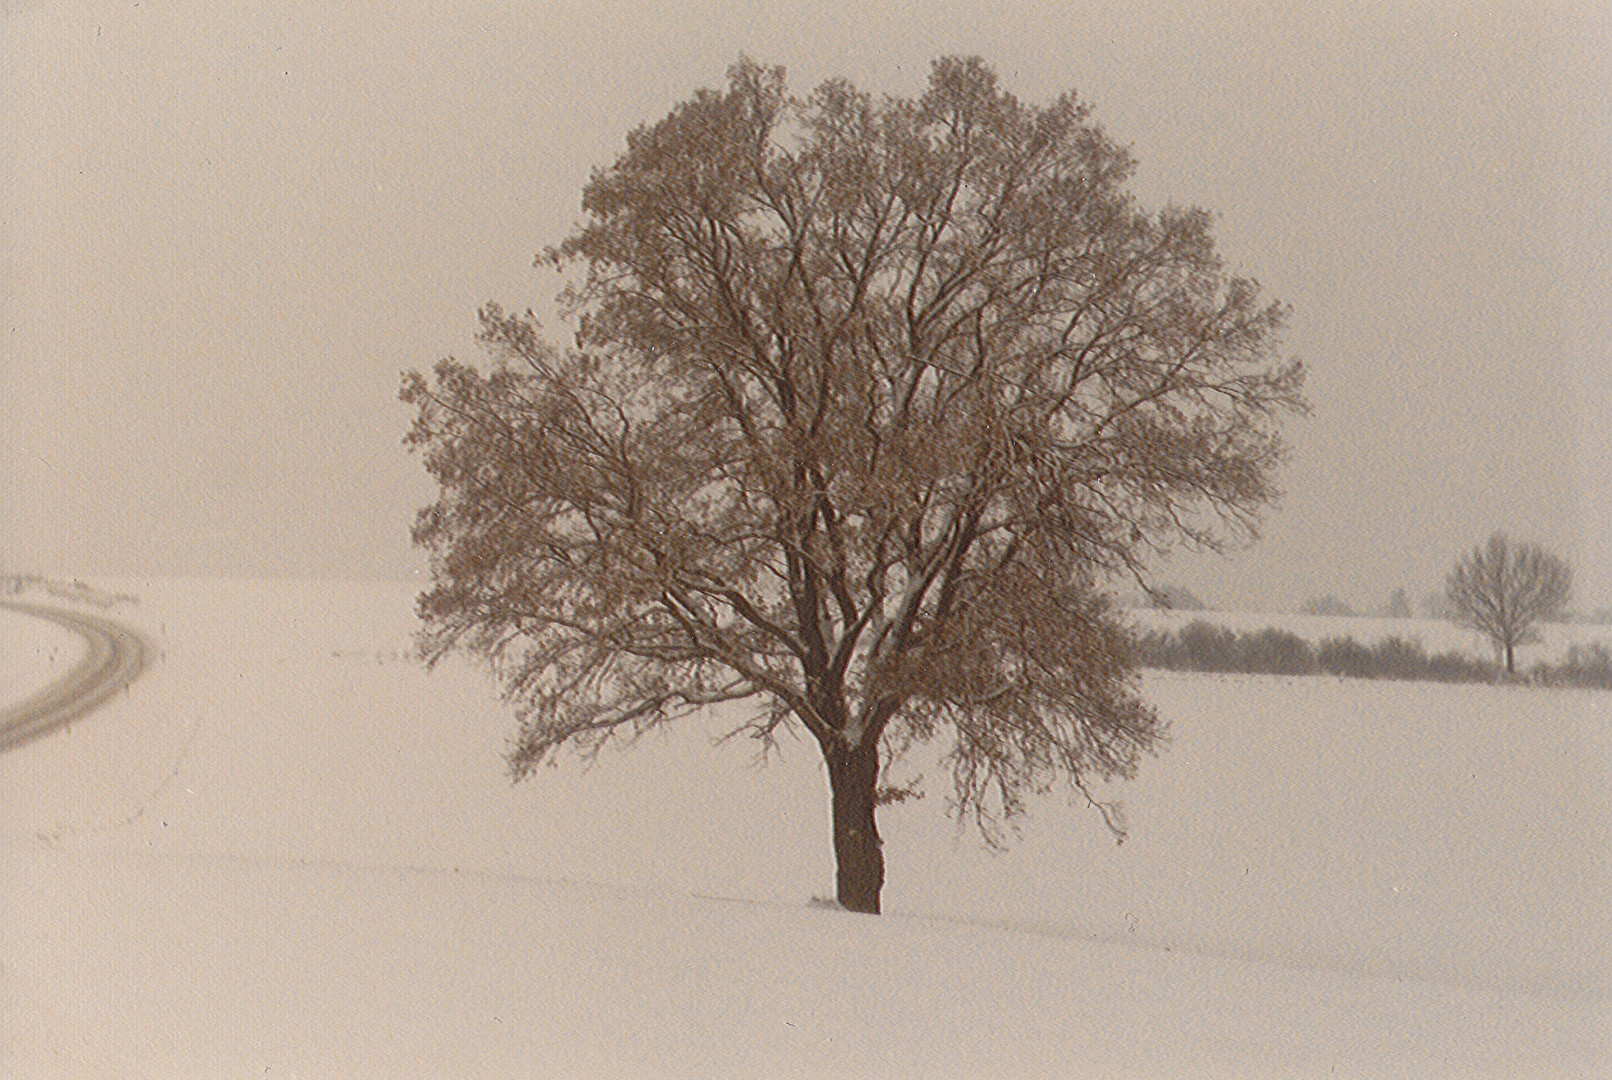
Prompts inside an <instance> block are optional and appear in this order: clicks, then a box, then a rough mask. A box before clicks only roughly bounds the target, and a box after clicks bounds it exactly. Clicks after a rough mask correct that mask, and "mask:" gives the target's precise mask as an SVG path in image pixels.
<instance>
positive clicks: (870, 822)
mask: <svg viewBox="0 0 1612 1080" xmlns="http://www.w3.org/2000/svg"><path fill="white" fill-rule="evenodd" d="M870 743H871V745H868V746H861V747H857V748H855V749H851V748H846V747H834V748H832V749H825V750H824V753H823V756H824V757H825V758H826V759H827V761H828V784H829V791H830V793H831V794H832V796H833V803H834V862H835V866H836V871H837V884H838V889H839V892H838V899H839V902H840V906H841V907H843V908H845V909H846V910H847V911H861V912H865V913H866V914H869V915H877V914H878V913H879V893H880V892H881V891H882V890H883V889H884V850H883V842H882V841H881V840H880V839H879V827H878V824H877V823H876V822H875V821H874V811H875V809H876V808H877V804H876V801H875V800H876V798H877V789H878V781H879V746H878V740H877V739H874V740H870Z"/></svg>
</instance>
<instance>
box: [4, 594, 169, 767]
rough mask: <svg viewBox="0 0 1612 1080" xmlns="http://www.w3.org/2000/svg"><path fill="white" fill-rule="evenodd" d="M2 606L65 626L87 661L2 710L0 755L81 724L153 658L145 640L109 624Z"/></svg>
mask: <svg viewBox="0 0 1612 1080" xmlns="http://www.w3.org/2000/svg"><path fill="white" fill-rule="evenodd" d="M0 607H5V608H10V609H11V610H12V611H20V612H22V613H23V614H24V615H32V616H34V617H35V618H40V619H48V620H49V621H51V622H53V623H56V624H57V625H59V626H65V627H66V628H67V629H69V630H71V631H73V633H75V634H77V635H78V636H79V637H81V638H83V639H84V640H85V641H86V642H87V643H88V644H89V650H88V651H87V652H86V653H85V655H84V659H82V660H80V661H79V662H78V663H77V664H76V665H74V667H73V670H71V671H69V672H68V673H67V674H66V675H64V676H62V678H60V679H58V680H57V681H56V682H54V683H52V684H50V685H49V686H47V687H45V689H43V690H41V691H39V693H37V694H35V695H33V696H32V697H29V698H26V699H24V700H23V701H20V702H18V703H17V704H15V705H8V706H6V707H4V708H0V753H5V752H6V751H7V750H15V749H16V748H17V747H19V746H22V745H23V744H24V743H28V742H32V741H33V740H34V739H39V738H43V737H44V736H46V735H49V734H50V733H51V732H52V731H55V730H56V729H57V728H59V727H61V726H62V725H64V724H69V723H71V722H72V721H74V720H77V719H78V718H79V717H81V716H83V715H84V714H85V713H87V712H89V711H90V710H91V709H94V708H95V707H96V706H98V705H100V704H101V703H102V702H104V701H106V699H107V698H109V697H111V696H112V695H113V694H116V693H117V692H118V691H119V690H122V689H123V688H124V687H125V686H128V685H129V684H130V683H132V682H134V680H135V679H137V678H139V677H140V672H142V671H144V670H145V666H146V663H147V661H148V660H150V659H151V658H152V657H153V656H154V655H155V651H154V650H153V648H152V646H151V643H150V642H149V641H147V640H146V639H145V638H144V637H143V636H141V635H140V634H139V633H137V632H136V631H134V630H131V629H129V628H128V627H127V626H123V625H122V624H120V623H115V622H112V621H111V620H109V619H102V618H99V617H98V616H95V615H89V614H85V613H83V612H78V611H66V610H63V609H61V608H53V607H41V606H38V605H35V604H18V603H12V602H10V601H0Z"/></svg>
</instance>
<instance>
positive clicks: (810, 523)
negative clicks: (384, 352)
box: [402, 58, 1305, 911]
mask: <svg viewBox="0 0 1612 1080" xmlns="http://www.w3.org/2000/svg"><path fill="white" fill-rule="evenodd" d="M1132 169H1133V161H1132V159H1131V157H1130V156H1129V154H1128V153H1127V152H1126V151H1125V150H1124V149H1123V148H1121V147H1119V146H1118V145H1116V144H1115V143H1114V142H1113V141H1112V140H1111V139H1110V138H1109V137H1108V136H1107V135H1106V134H1105V133H1104V132H1103V131H1102V129H1101V128H1099V127H1098V126H1097V125H1096V124H1095V123H1093V122H1092V121H1091V119H1090V117H1089V114H1088V110H1087V107H1086V106H1085V105H1083V104H1081V103H1080V102H1078V101H1077V99H1076V98H1075V97H1074V96H1073V95H1072V94H1070V95H1065V96H1063V97H1060V98H1058V99H1057V100H1056V101H1054V102H1052V103H1051V104H1050V105H1046V106H1040V107H1038V106H1030V105H1025V104H1022V103H1021V102H1019V101H1018V100H1016V99H1015V98H1014V97H1013V96H1011V95H1009V94H1007V93H1005V92H1004V91H1003V90H1002V89H1001V88H1000V87H999V85H998V83H997V80H996V77H995V76H994V75H993V74H992V72H991V71H990V70H989V69H988V68H987V67H986V66H985V65H984V64H983V63H982V62H980V61H979V60H977V59H955V58H952V59H943V60H940V61H937V62H936V63H935V65H934V68H933V72H932V75H931V78H930V82H929V86H928V89H927V91H926V92H925V93H924V94H923V95H922V96H921V97H920V98H918V99H916V100H908V99H897V98H886V99H882V100H875V99H874V98H873V97H871V96H870V95H868V94H865V93H863V92H861V91H859V90H857V89H856V88H855V87H853V86H852V85H850V84H849V83H847V82H845V81H843V80H833V81H830V82H827V83H824V84H823V85H822V86H820V87H818V88H817V89H816V90H815V91H814V92H812V93H810V94H809V95H806V96H804V97H797V96H793V95H791V94H790V93H789V92H788V90H787V88H786V85H785V81H784V76H783V72H782V70H781V69H776V68H765V67H761V66H758V65H756V64H754V63H752V62H749V61H742V62H740V63H739V64H737V65H736V66H735V67H734V68H733V69H732V70H731V72H730V77H729V82H728V86H727V88H726V90H724V91H711V90H707V91H700V92H698V93H697V94H695V95H694V97H693V98H692V99H690V100H689V101H687V102H685V103H683V104H681V105H679V106H677V107H676V108H675V109H674V110H673V111H672V112H671V113H670V115H668V116H667V117H665V118H664V119H663V120H661V121H659V122H658V123H655V124H652V125H649V126H645V127H641V128H639V129H637V130H635V131H633V132H632V133H630V134H629V135H628V137H627V146H626V150H625V152H624V153H623V154H622V155H621V156H620V157H619V158H618V159H617V160H616V162H615V163H614V164H613V165H611V166H609V167H607V168H602V169H599V170H596V171H595V173H594V174H593V177H592V179H591V180H590V181H589V182H588V184H587V186H586V188H585V189H584V192H583V204H582V205H583V211H584V214H585V220H584V221H583V222H582V223H581V224H579V225H578V226H577V227H576V229H575V231H574V232H573V233H572V234H571V235H570V236H569V237H567V238H565V239H564V240H563V241H562V242H560V243H559V244H558V245H556V246H554V247H552V248H549V249H548V250H547V251H545V252H544V253H543V254H542V255H541V256H540V257H539V263H540V264H541V265H547V266H553V267H556V268H559V269H560V270H562V271H567V272H570V273H571V284H570V286H568V288H567V289H566V291H565V293H564V295H563V299H564V302H565V303H566V304H567V305H568V307H569V310H570V311H571V312H572V313H573V314H574V316H575V317H576V320H577V326H578V332H577V334H576V344H575V346H574V347H572V348H567V349H561V348H557V347H555V346H553V345H550V344H549V343H548V342H547V341H546V340H545V338H544V335H543V331H542V329H541V328H540V327H539V325H538V323H537V320H536V319H535V318H534V317H533V316H531V315H530V313H528V314H525V315H514V314H509V313H506V312H505V311H504V310H503V309H501V308H500V307H498V306H496V305H489V306H488V307H486V308H485V309H484V310H483V311H482V313H481V323H482V329H481V340H482V341H483V342H484V343H485V345H486V346H487V348H488V349H489V351H490V353H491V354H492V356H493V358H494V364H493V365H492V368H491V370H490V371H489V372H487V373H482V372H481V371H479V370H478V369H476V368H474V367H472V366H470V365H467V364H463V363H460V362H457V361H453V360H445V361H443V362H442V363H440V364H439V365H438V366H437V369H436V373H435V375H436V378H435V381H434V382H432V381H430V380H427V379H426V378H425V377H423V376H421V375H418V374H413V373H410V374H408V375H406V376H405V381H404V387H403V393H402V396H403V399H404V401H405V402H407V403H409V404H411V405H414V406H416V407H417V409H418V415H417V418H416V421H415V424H414V427H413V429H412V431H411V434H410V435H409V440H408V441H409V443H410V445H411V446H412V447H414V448H415V449H416V450H418V451H420V452H422V453H423V456H424V463H425V465H426V467H427V469H428V470H429V471H430V472H431V474H432V475H433V476H434V477H435V479H436V480H437V481H438V482H439V484H440V486H441V492H440V496H439V497H438V499H437V500H436V501H435V502H434V503H433V504H432V505H430V506H428V507H426V508H425V509H424V510H422V511H421V513H420V516H419V519H418V521H417V523H416V526H415V530H414V537H415V540H416V542H417V543H419V544H421V545H423V546H424V547H426V548H427V549H429V551H430V552H431V554H432V568H433V575H434V584H433V587H432V588H431V590H430V591H429V592H427V593H426V594H425V595H424V596H422V598H421V600H420V613H421V615H422V618H423V620H424V623H425V630H424V631H423V642H424V646H425V650H426V652H427V655H428V656H430V657H432V658H435V657H440V656H441V655H443V654H444V653H446V652H447V651H449V650H451V649H454V648H466V649H469V650H471V651H472V652H474V653H477V654H480V655H482V656H484V657H486V658H488V659H490V660H491V661H492V662H493V663H494V664H495V666H496V668H497V670H498V672H499V673H500V675H501V677H502V679H503V682H504V687H505V690H506V692H507V695H508V697H509V699H510V700H511V701H512V702H513V703H514V704H515V706H516V709H517V712H518V716H519V723H520V732H519V736H518V739H517V741H516V744H515V746H514V748H513V750H512V753H511V764H512V768H513V770H514V771H515V773H516V774H517V775H518V776H519V775H525V774H527V773H528V772H529V771H530V770H531V769H532V768H534V767H535V766H536V765H538V764H540V763H543V762H547V761H550V760H552V759H553V756H554V755H555V754H556V753H557V752H558V751H559V750H560V749H561V748H562V747H564V746H567V745H571V746H574V747H577V748H579V749H581V750H583V751H584V752H588V751H596V750H597V748H598V747H599V746H600V745H602V744H603V743H604V742H605V741H607V740H609V739H611V738H613V737H616V736H630V735H632V734H636V733H640V732H642V731H644V730H646V729H647V728H650V727H652V726H654V725H657V724H662V723H666V722H668V721H672V720H675V719H677V718H679V717H682V716H686V715H688V714H690V713H692V712H694V711H696V710H702V709H707V708H710V707H712V706H717V705H728V706H729V707H730V708H734V707H737V708H738V709H739V711H738V712H737V713H735V715H736V716H737V717H739V718H740V719H739V720H736V723H740V724H742V726H743V730H746V731H748V732H749V733H751V734H753V735H755V736H757V737H759V738H762V739H764V740H771V739H772V738H773V737H774V735H775V734H776V733H777V731H778V729H779V727H780V726H781V725H799V727H800V728H802V729H804V730H805V731H807V732H809V733H810V734H811V736H812V737H813V738H814V739H815V740H816V742H817V744H818V745H819V747H820V749H821V751H822V753H823V756H824V759H825V761H826V763H827V766H828V772H829V782H830V789H831V793H832V798H833V808H834V845H835V852H836V856H837V860H838V867H839V890H838V895H839V899H840V901H841V902H842V903H843V904H845V905H846V906H847V907H850V908H853V909H855V910H863V911H877V910H878V904H879V891H880V888H881V886H882V883H883V879H884V869H883V857H882V854H881V852H880V848H879V839H878V833H877V827H876V822H875V816H874V815H875V810H876V808H877V806H878V805H879V802H880V801H881V798H884V797H886V796H887V795H888V789H882V788H881V787H880V777H881V768H882V767H883V766H886V765H888V763H889V762H890V761H891V760H893V759H894V757H895V756H897V755H898V754H899V753H900V751H901V750H902V749H903V748H905V747H907V746H909V745H911V744H912V743H913V742H914V741H924V740H929V739H933V738H937V737H941V736H944V737H945V738H946V739H947V740H948V745H949V751H948V755H947V760H948V761H949V763H950V767H951V773H952V776H951V779H952V781H953V783H952V788H953V806H954V809H956V810H957V811H958V812H959V813H961V814H964V815H967V816H971V817H972V818H973V819H974V820H975V821H977V822H978V823H979V824H980V825H981V827H982V828H983V829H985V830H986V832H987V835H988V836H994V835H995V832H994V830H995V828H996V826H997V825H998V824H999V823H1000V822H1001V821H1002V820H1003V819H1005V818H1008V817H1011V816H1012V815H1014V814H1016V813H1018V812H1019V811H1020V810H1021V809H1022V806H1023V799H1024V796H1025V794H1026V793H1027V792H1030V791H1034V790H1039V789H1041V788H1043V787H1045V786H1046V785H1047V784H1048V783H1049V782H1050V781H1051V780H1054V779H1057V778H1060V777H1061V778H1063V779H1065V780H1067V781H1069V782H1071V783H1073V784H1074V785H1075V786H1076V787H1077V788H1078V789H1079V790H1081V791H1085V790H1086V788H1085V786H1084V785H1085V781H1086V780H1087V779H1088V778H1093V777H1096V778H1112V777H1125V776H1130V775H1132V774H1133V773H1134V770H1135V769H1136V767H1137V765H1138V762H1139V759H1140V757H1141V756H1142V755H1143V754H1145V753H1147V752H1149V751H1150V750H1153V749H1155V748H1156V746H1157V745H1158V743H1159V742H1160V740H1161V738H1162V737H1163V734H1164V724H1163V722H1162V721H1161V720H1160V718H1159V717H1158V716H1157V715H1156V714H1155V712H1154V711H1153V709H1152V708H1151V707H1149V706H1148V705H1147V704H1146V703H1145V702H1143V701H1142V700H1141V699H1140V697H1139V696H1138V693H1137V684H1136V679H1135V674H1134V669H1133V664H1134V652H1133V646H1134V642H1133V639H1132V637H1131V635H1130V632H1129V631H1128V630H1127V628H1126V626H1125V625H1124V623H1123V621H1122V620H1121V618H1120V616H1119V614H1118V613H1117V611H1116V610H1115V607H1114V604H1113V601H1112V600H1111V599H1110V597H1109V595H1108V591H1107V590H1108V585H1109V584H1110V583H1112V582H1114V581H1117V580H1119V579H1121V578H1124V577H1130V578H1133V579H1136V580H1139V581H1141V580H1145V575H1146V572H1147V567H1148V565H1149V562H1150V560H1152V559H1153V558H1154V557H1156V556H1157V555H1159V554H1160V553H1162V552H1165V551H1167V550H1169V549H1170V548H1172V547H1173V546H1177V545H1182V544H1185V545H1189V546H1195V547H1200V548H1202V547H1207V548H1216V547H1218V546H1220V545H1222V544H1224V543H1227V542H1230V541H1235V540H1240V539H1242V538H1245V537H1247V536H1249V535H1251V534H1252V532H1253V529H1254V527H1255V525H1256V523H1257V518H1258V513H1259V511H1260V510H1261V508H1262V507H1264V506H1265V505H1266V504H1267V503H1269V502H1270V501H1271V499H1272V498H1273V497H1274V496H1275V489H1274V487H1273V473H1274V470H1275V469H1276V467H1277V466H1278V464H1279V462H1280V460H1281V458H1282V454H1283V445H1282V442H1281V439H1280V437H1279V433H1278V424H1279V421H1280V420H1281V419H1282V418H1283V417H1284V416H1285V415H1287V414H1291V413H1294V412H1297V411H1302V410H1303V408H1304V407H1305V405H1304V401H1303V398H1302V396H1301V390H1300V387H1301V381H1302V368H1301V366H1300V365H1299V363H1298V362H1297V361H1294V360H1291V359H1288V358H1285V357H1283V356H1282V355H1281V354H1280V352H1279V341H1278V335H1279V331H1280V328H1281V326H1282V322H1283V318H1284V309H1283V308H1282V307H1281V305H1279V304H1277V303H1274V302H1269V301H1266V300H1263V299H1262V298H1261V296H1260V290H1259V288H1258V286H1257V285H1256V284H1255V283H1254V282H1253V281H1251V280H1247V279H1244V278H1240V277H1236V276H1231V275H1229V274H1228V273H1227V272H1226V271H1225V269H1224V267H1223V265H1222V262H1221V260H1220V259H1219V258H1218V257H1217V255H1216V253H1215V250H1214V244H1213V241H1212V237H1211V232H1210V225H1211V219H1210V215H1209V214H1207V213H1206V212H1204V211H1202V210H1196V209H1179V208H1174V207H1172V208H1168V209H1165V210H1163V211H1160V212H1157V213H1149V212H1147V211H1145V210H1142V209H1140V208H1139V207H1137V206H1136V205H1135V203H1134V201H1133V199H1132V198H1131V196H1130V195H1129V194H1128V193H1127V191H1126V187H1125V185H1126V183H1127V180H1128V178H1129V177H1130V175H1131V172H1132ZM731 703H744V704H743V705H740V706H734V705H733V704H731ZM1105 817H1108V820H1109V822H1110V825H1111V827H1115V828H1116V829H1118V828H1122V825H1121V823H1120V822H1119V821H1118V820H1117V819H1116V818H1113V817H1111V816H1109V815H1107V814H1105Z"/></svg>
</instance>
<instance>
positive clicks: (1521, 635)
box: [1444, 533, 1573, 675]
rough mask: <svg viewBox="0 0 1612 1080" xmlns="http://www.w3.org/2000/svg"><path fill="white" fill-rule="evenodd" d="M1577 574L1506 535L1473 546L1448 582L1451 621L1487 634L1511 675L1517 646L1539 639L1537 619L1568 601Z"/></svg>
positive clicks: (1550, 614)
mask: <svg viewBox="0 0 1612 1080" xmlns="http://www.w3.org/2000/svg"><path fill="white" fill-rule="evenodd" d="M1572 585H1573V572H1572V570H1571V569H1570V568H1569V567H1568V565H1567V564H1566V563H1565V562H1563V561H1562V560H1561V559H1558V558H1557V557H1556V556H1554V555H1551V554H1549V553H1548V552H1546V551H1545V550H1544V549H1542V548H1540V547H1539V546H1538V545H1537V544H1519V545H1517V546H1515V547H1513V546H1512V544H1511V541H1509V540H1508V539H1507V538H1506V536H1505V534H1504V533H1495V534H1494V535H1493V536H1491V537H1489V542H1488V543H1487V544H1485V545H1483V546H1481V547H1476V548H1473V549H1472V550H1471V551H1470V552H1468V553H1467V554H1466V555H1465V556H1464V557H1462V559H1461V560H1460V561H1459V562H1457V563H1456V564H1455V569H1454V570H1452V571H1451V572H1450V576H1449V578H1448V579H1447V580H1446V581H1445V584H1444V595H1445V598H1446V599H1447V600H1448V601H1449V605H1450V610H1451V614H1450V619H1451V621H1453V622H1455V623H1456V624H1457V625H1459V626H1465V627H1469V628H1470V629H1473V630H1476V631H1478V632H1480V633H1482V634H1484V635H1486V636H1487V637H1488V638H1489V640H1490V641H1491V642H1493V643H1494V648H1495V653H1496V655H1498V656H1500V657H1502V658H1503V659H1504V662H1505V665H1506V672H1507V674H1513V675H1514V674H1516V671H1517V661H1516V649H1517V646H1518V645H1526V644H1528V643H1529V642H1532V641H1538V640H1539V635H1538V633H1537V632H1536V631H1535V630H1534V626H1535V624H1536V623H1539V622H1541V621H1544V620H1547V619H1551V618H1554V617H1555V616H1557V615H1559V614H1560V613H1561V611H1562V609H1563V608H1564V607H1565V606H1566V605H1567V599H1568V595H1569V593H1570V592H1571V591H1572Z"/></svg>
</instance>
